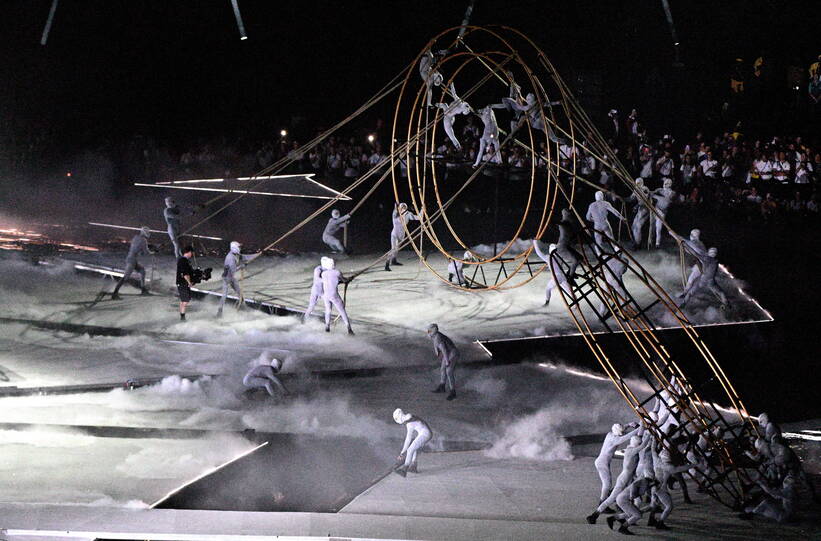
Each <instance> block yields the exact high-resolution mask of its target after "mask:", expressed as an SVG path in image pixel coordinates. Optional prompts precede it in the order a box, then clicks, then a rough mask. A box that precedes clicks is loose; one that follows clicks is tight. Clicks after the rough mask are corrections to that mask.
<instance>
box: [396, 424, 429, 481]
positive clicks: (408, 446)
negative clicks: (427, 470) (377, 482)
mask: <svg viewBox="0 0 821 541" xmlns="http://www.w3.org/2000/svg"><path fill="white" fill-rule="evenodd" d="M393 420H394V421H396V424H400V425H405V429H406V431H407V432H406V434H405V443H404V444H402V452H401V453H399V456H398V457H396V460H397V461H399V462H402V464H401V465H400V466H399V467H397V468H396V469H394V470H393V471H394V472H395V473H397V474H399V475H401V476H402V477H405V476H406V475H407V474H408V472H410V473H419V467H418V465H417V461H416V455H417V453H418V452H419V450H420V449H422V447H424V446H425V445H426V444H427V443H428V442H429V441H430V439H431V437H432V436H433V432H432V431H431V429H430V425H428V423H426V422H425V421H424V420H422V419H421V418H419V417H416V416H415V415H411V414H410V413H405V412H404V411H402V409H401V408H396V409H395V410H394V411H393Z"/></svg>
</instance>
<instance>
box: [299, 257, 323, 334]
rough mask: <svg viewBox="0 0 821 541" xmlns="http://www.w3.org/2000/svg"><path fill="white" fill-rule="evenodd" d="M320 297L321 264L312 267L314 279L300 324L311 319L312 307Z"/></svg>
mask: <svg viewBox="0 0 821 541" xmlns="http://www.w3.org/2000/svg"><path fill="white" fill-rule="evenodd" d="M320 297H322V264H321V263H320V264H319V265H317V266H316V267H314V277H313V281H312V282H311V298H310V299H309V300H308V308H307V309H306V310H305V314H303V316H302V323H305V322H306V321H308V318H309V317H311V313H313V311H314V307H315V306H316V303H317V302H318V301H319V298H320Z"/></svg>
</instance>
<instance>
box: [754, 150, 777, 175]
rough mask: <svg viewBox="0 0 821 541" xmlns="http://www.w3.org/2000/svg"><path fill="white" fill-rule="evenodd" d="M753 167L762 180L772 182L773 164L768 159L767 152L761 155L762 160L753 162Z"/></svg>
mask: <svg viewBox="0 0 821 541" xmlns="http://www.w3.org/2000/svg"><path fill="white" fill-rule="evenodd" d="M753 167H754V168H755V172H756V173H758V177H759V178H760V179H761V180H763V181H765V182H767V181H770V180H772V178H773V164H772V162H771V161H770V160H769V159H767V153H766V152H765V153H763V154H762V155H761V158H759V159H757V160H756V161H754V162H753Z"/></svg>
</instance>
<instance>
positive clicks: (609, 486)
mask: <svg viewBox="0 0 821 541" xmlns="http://www.w3.org/2000/svg"><path fill="white" fill-rule="evenodd" d="M637 430H638V429H635V430H632V431H630V432H628V433H627V434H625V433H624V427H623V426H622V425H620V424H618V423H616V424H614V425H613V427H612V428H611V429H610V432H608V433H607V435H606V436H605V437H604V442H603V443H602V445H601V450H600V451H599V456H597V457H596V460H595V462H593V464H594V465H595V466H596V471H597V472H598V473H599V479H601V495H600V496H599V503H601V502H603V501H604V500H605V498H607V496H609V495H610V492H611V491H612V490H613V477H612V475H611V473H610V463H611V462H612V461H613V457H614V456H615V454H616V449H618V448H619V447H620V446H622V445H624V444H625V443H627V442H628V441H630V438H632V437H633V436H634V435H635V434H636V431H637Z"/></svg>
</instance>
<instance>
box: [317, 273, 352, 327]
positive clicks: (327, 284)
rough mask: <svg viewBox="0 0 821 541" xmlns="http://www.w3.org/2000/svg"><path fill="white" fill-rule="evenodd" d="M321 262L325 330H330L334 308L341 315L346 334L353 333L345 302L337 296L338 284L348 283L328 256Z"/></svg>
mask: <svg viewBox="0 0 821 541" xmlns="http://www.w3.org/2000/svg"><path fill="white" fill-rule="evenodd" d="M321 264H322V265H321V266H322V272H321V274H320V276H321V277H322V300H323V301H324V302H325V332H331V310H332V309H333V308H336V311H337V312H339V315H340V316H342V321H343V323H345V326H346V327H347V328H348V334H353V333H354V332H353V329H351V321H350V320H349V319H348V312H346V311H345V303H344V302H343V301H342V297H340V296H339V291H338V288H339V284H340V283H342V284H345V283H348V280H346V279H345V277H344V276H342V273H341V272H339V271H338V270H337V269H336V264H335V263H334V260H333V259H331V258H330V257H323V258H322V259H321Z"/></svg>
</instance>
